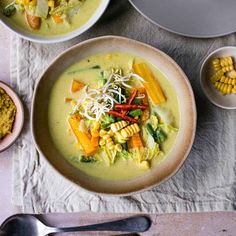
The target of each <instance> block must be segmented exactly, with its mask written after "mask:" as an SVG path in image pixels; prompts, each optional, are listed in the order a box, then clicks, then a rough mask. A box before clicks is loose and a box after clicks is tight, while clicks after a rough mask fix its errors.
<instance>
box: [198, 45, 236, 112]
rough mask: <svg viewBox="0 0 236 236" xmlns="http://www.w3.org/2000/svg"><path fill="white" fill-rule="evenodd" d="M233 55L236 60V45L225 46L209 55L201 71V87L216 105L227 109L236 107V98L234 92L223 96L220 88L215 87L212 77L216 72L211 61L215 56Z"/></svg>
mask: <svg viewBox="0 0 236 236" xmlns="http://www.w3.org/2000/svg"><path fill="white" fill-rule="evenodd" d="M225 56H232V57H233V58H234V61H236V47H223V48H219V49H217V50H216V51H214V52H212V53H211V54H210V55H208V56H207V57H206V59H205V61H204V62H203V65H202V68H201V72H200V83H201V87H202V89H203V91H204V93H205V95H206V96H207V98H208V99H209V100H210V101H211V102H212V103H213V104H215V105H216V106H219V107H221V108H225V109H236V99H235V95H234V94H229V95H225V96H223V95H222V94H221V93H220V92H219V91H218V90H216V89H215V88H214V85H213V84H212V83H211V81H210V78H211V76H212V75H213V74H214V71H213V68H212V65H211V62H212V60H213V59H214V58H218V57H225Z"/></svg>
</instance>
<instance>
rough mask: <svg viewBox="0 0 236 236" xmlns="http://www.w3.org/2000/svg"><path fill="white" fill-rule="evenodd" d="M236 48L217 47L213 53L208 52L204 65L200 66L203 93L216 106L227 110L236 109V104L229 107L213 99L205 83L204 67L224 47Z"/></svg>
mask: <svg viewBox="0 0 236 236" xmlns="http://www.w3.org/2000/svg"><path fill="white" fill-rule="evenodd" d="M232 48H233V49H235V50H236V46H223V47H220V48H217V49H215V50H214V51H212V52H211V53H209V54H207V55H206V56H205V58H204V60H203V62H202V65H201V68H200V75H199V80H200V85H201V89H202V90H203V93H204V94H205V96H206V97H207V99H208V100H209V101H210V102H211V103H212V104H214V105H215V106H217V107H220V108H223V109H226V110H235V109H236V106H235V107H228V106H224V105H221V104H219V103H217V102H216V101H215V100H214V99H212V98H211V97H210V96H209V94H208V93H207V92H206V90H205V86H204V84H203V77H204V76H203V71H204V68H205V66H206V63H207V62H208V60H209V58H210V57H212V56H213V55H214V54H215V53H217V52H220V51H222V50H224V49H232Z"/></svg>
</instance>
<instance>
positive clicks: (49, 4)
mask: <svg viewBox="0 0 236 236" xmlns="http://www.w3.org/2000/svg"><path fill="white" fill-rule="evenodd" d="M54 5H55V2H54V1H52V0H51V1H48V6H49V7H51V8H54Z"/></svg>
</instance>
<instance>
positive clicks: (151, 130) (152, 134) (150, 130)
mask: <svg viewBox="0 0 236 236" xmlns="http://www.w3.org/2000/svg"><path fill="white" fill-rule="evenodd" d="M147 131H148V133H149V134H150V135H151V136H152V137H153V139H154V140H155V138H156V134H155V130H154V129H153V128H152V125H151V124H150V123H148V124H147Z"/></svg>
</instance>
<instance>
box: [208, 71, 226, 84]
mask: <svg viewBox="0 0 236 236" xmlns="http://www.w3.org/2000/svg"><path fill="white" fill-rule="evenodd" d="M222 76H224V72H223V71H222V70H219V71H217V73H215V74H214V75H213V76H212V77H211V82H212V83H215V82H217V81H219V80H220V79H221V77H222Z"/></svg>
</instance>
